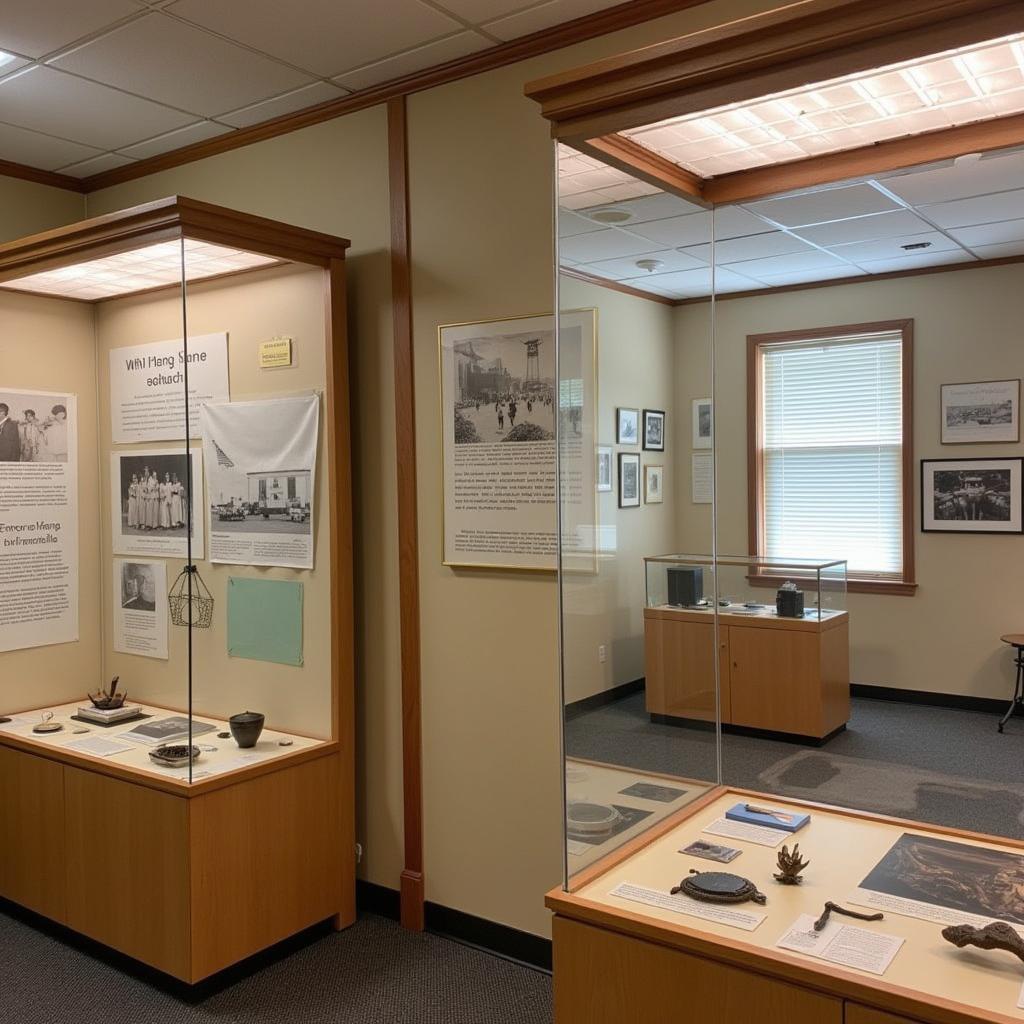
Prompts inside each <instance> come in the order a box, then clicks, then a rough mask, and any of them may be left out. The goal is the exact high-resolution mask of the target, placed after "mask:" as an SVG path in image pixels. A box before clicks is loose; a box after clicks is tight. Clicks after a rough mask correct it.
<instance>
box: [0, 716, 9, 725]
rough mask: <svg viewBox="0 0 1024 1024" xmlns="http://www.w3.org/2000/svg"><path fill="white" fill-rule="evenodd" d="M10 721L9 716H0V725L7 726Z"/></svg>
mask: <svg viewBox="0 0 1024 1024" xmlns="http://www.w3.org/2000/svg"><path fill="white" fill-rule="evenodd" d="M9 721H10V719H9V718H8V717H7V715H0V725H6V724H7V723H8V722H9Z"/></svg>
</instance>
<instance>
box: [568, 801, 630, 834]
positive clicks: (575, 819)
mask: <svg viewBox="0 0 1024 1024" xmlns="http://www.w3.org/2000/svg"><path fill="white" fill-rule="evenodd" d="M621 820H622V815H621V814H619V812H618V811H617V810H616V809H615V808H614V807H608V806H607V805H605V804H595V803H590V802H589V801H586V800H573V801H572V802H570V804H569V806H568V807H567V808H566V812H565V826H566V829H567V830H568V831H569V832H572V833H574V834H575V835H586V836H602V835H603V836H607V835H611V833H612V830H613V829H614V828H615V826H616V825H617V824H618V823H619V822H620V821H621Z"/></svg>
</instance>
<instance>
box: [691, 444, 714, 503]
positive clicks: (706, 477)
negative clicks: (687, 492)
mask: <svg viewBox="0 0 1024 1024" xmlns="http://www.w3.org/2000/svg"><path fill="white" fill-rule="evenodd" d="M690 488H691V491H692V498H691V500H692V501H693V503H694V505H710V504H711V499H712V496H713V495H714V488H715V457H714V455H703V454H701V455H691V456H690Z"/></svg>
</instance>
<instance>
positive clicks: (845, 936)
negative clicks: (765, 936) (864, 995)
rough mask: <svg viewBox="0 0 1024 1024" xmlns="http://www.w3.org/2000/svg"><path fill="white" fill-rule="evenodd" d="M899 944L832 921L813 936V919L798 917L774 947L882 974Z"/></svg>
mask: <svg viewBox="0 0 1024 1024" xmlns="http://www.w3.org/2000/svg"><path fill="white" fill-rule="evenodd" d="M903 942H904V939H903V937H902V936H899V935H883V934H882V933H880V932H873V931H869V930H868V929H867V928H858V927H856V926H855V925H851V924H843V923H842V922H841V921H837V920H836V919H835V918H834V917H833V918H832V919H831V920H830V921H829V922H828V924H826V925H825V927H824V928H823V929H822V930H821V931H820V932H816V931H815V930H814V918H813V917H812V916H811V915H810V914H801V915H800V917H798V918H797V919H796V923H795V924H794V925H793V927H792V928H790V929H789V931H788V932H786V933H785V934H784V935H783V936H782V938H780V939H779V941H778V942H776V943H775V945H777V946H778V947H779V948H780V949H791V950H793V951H794V952H796V953H806V954H807V955H808V956H813V957H817V958H818V959H819V960H827V961H828V962H829V963H833V964H841V965H842V966H843V967H853V968H856V969H857V970H858V971H867V972H868V973H869V974H885V972H886V971H887V970H888V968H889V964H891V963H892V961H893V958H894V957H895V956H896V954H897V953H898V952H899V951H900V947H901V946H902V945H903Z"/></svg>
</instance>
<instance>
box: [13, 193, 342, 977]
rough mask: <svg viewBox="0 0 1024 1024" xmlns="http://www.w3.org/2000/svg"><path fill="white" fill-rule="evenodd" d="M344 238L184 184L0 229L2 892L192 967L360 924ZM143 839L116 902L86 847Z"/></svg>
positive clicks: (135, 845) (154, 959) (130, 846)
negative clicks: (66, 220) (93, 892)
mask: <svg viewBox="0 0 1024 1024" xmlns="http://www.w3.org/2000/svg"><path fill="white" fill-rule="evenodd" d="M347 246H348V242H347V241H346V240H344V239H341V238H334V237H332V236H328V235H324V234H320V233H318V232H313V231H307V230H305V229H301V228H296V227H292V226H289V225H285V224H279V223H276V222H273V221H269V220H265V219H262V218H259V217H253V216H250V215H246V214H240V213H236V212H234V211H231V210H227V209H224V208H222V207H216V206H211V205H209V204H205V203H200V202H196V201H193V200H189V199H185V198H181V197H175V198H172V199H168V200H163V201H159V202H155V203H150V204H148V205H146V206H141V207H136V208H134V209H131V210H127V211H124V212H122V213H117V214H111V215H108V216H105V217H99V218H96V219H94V220H89V221H84V222H82V223H80V224H75V225H71V226H69V227H67V228H61V229H57V230H55V231H51V232H47V233H46V234H43V235H37V236H32V237H30V238H27V239H23V240H20V241H16V242H11V243H7V244H5V245H3V246H0V319H2V322H3V323H4V334H5V338H4V342H3V360H2V363H0V504H2V506H3V516H2V527H0V530H2V545H0V576H2V578H3V579H4V583H5V587H4V589H5V600H4V602H3V607H2V608H0V678H2V682H0V760H2V762H3V770H0V778H4V779H11V778H18V779H19V780H20V785H21V786H22V787H24V786H25V785H35V786H37V787H39V789H40V793H39V797H38V801H37V803H38V807H37V808H36V809H35V810H34V811H30V810H28V809H27V807H26V803H25V801H23V800H20V799H19V797H18V793H17V792H16V788H15V787H14V785H13V784H12V783H10V782H7V783H6V785H5V783H4V782H0V809H2V811H3V813H4V815H5V818H7V820H8V821H10V820H12V818H13V819H15V820H16V825H15V827H14V829H13V831H12V832H11V835H20V836H23V837H31V836H35V838H34V839H28V838H26V840H25V841H26V842H33V843H40V844H44V845H45V846H46V847H47V850H46V856H38V857H26V858H25V860H24V865H25V866H24V868H23V869H22V870H21V871H20V873H19V872H16V873H14V874H11V875H7V874H5V872H4V871H3V870H0V895H3V896H5V897H7V898H9V899H12V900H14V901H16V902H21V903H24V904H26V905H28V906H29V907H30V908H31V909H34V910H37V911H39V912H40V913H43V914H46V915H47V916H50V917H54V918H56V919H57V920H60V921H62V923H66V924H68V925H69V926H70V927H72V928H76V929H78V930H81V931H84V932H86V933H88V934H90V935H92V936H93V937H94V938H97V939H99V940H100V941H102V942H105V943H107V944H108V945H111V946H113V947H114V948H117V949H121V950H123V951H125V952H128V953H129V954H130V955H132V956H134V957H136V958H137V959H140V960H143V961H145V962H147V963H151V964H153V965H154V966H157V967H159V968H160V969H161V970H164V971H166V972H167V973H170V974H173V975H175V976H177V977H181V978H184V979H185V980H189V981H194V980H197V979H198V978H199V977H204V976H206V975H208V974H210V973H212V972H213V971H215V970H219V969H220V968H222V967H224V966H227V964H228V963H231V962H234V961H235V960H237V959H240V958H241V956H245V955H249V954H250V953H251V952H255V950H256V949H258V948H262V947H263V946H265V945H269V944H270V943H272V942H275V941H278V940H279V939H280V938H283V937H285V936H286V935H287V934H291V933H292V932H293V931H295V930H297V929H298V928H301V927H305V926H307V925H309V924H312V923H315V922H316V921H318V920H321V919H323V918H327V917H335V918H336V920H337V921H338V922H339V923H342V922H347V921H348V920H350V919H351V917H352V912H353V898H354V897H353V886H354V863H353V856H354V854H353V853H352V851H353V849H354V816H353V813H352V809H351V805H352V786H353V771H354V767H353V761H352V732H353V724H352V722H353V713H352V700H353V698H352V686H353V683H352V664H351V658H352V643H351V633H352V623H351V611H350V609H351V603H350V599H349V598H348V597H347V596H346V595H348V594H349V593H350V590H351V536H350V534H349V532H348V530H349V526H348V524H349V522H350V517H349V515H348V513H347V511H346V509H347V505H348V503H349V502H350V482H349V457H348V446H349V436H348V392H347V387H348V386H347V366H346V362H347V357H346V347H345V325H344V320H343V313H342V310H343V308H344V305H343V289H344V257H345V251H346V248H347ZM325 300H326V301H325ZM37 775H38V778H36V777H35V776H37ZM30 776H31V777H32V778H31V779H30V778H29V777H30ZM51 790H52V792H51ZM304 790H306V791H309V792H317V791H318V790H319V791H321V793H322V795H318V796H317V797H316V799H315V800H312V801H298V800H295V801H293V800H292V799H291V798H290V797H289V796H288V794H289V793H298V792H300V791H304ZM229 791H230V792H231V794H232V801H233V802H232V805H231V807H230V808H228V807H225V806H221V804H222V802H223V795H224V794H225V793H226V792H229ZM304 803H305V804H306V806H305V807H303V806H302V805H303V804H304ZM314 805H316V806H314ZM267 813H272V814H279V815H281V816H282V817H278V818H277V819H276V821H275V829H274V830H273V834H271V833H270V832H268V831H267V830H260V829H259V828H258V823H259V821H260V820H262V819H263V818H264V817H265V815H266V814H267ZM35 815H45V817H46V819H47V829H52V830H53V832H54V834H53V835H52V836H47V837H46V838H45V840H44V838H42V837H41V835H40V828H39V822H38V821H35V820H32V819H33V816H35ZM147 815H148V816H149V817H147ZM19 818H23V819H24V820H18V819H19ZM143 819H145V821H146V823H145V824H144V823H143ZM215 819H219V824H215ZM254 826H255V827H254ZM161 830H163V831H161ZM44 831H46V830H44ZM260 831H263V832H264V835H263V836H262V837H258V835H259V833H260ZM246 836H248V837H249V839H246V838H245V837H246ZM159 837H162V838H159ZM254 841H255V842H258V843H259V845H260V847H261V854H262V855H261V856H259V857H254V856H253V855H252V854H253V851H252V848H251V847H252V843H253V842H254ZM161 844H164V845H166V844H170V845H171V846H173V847H174V848H175V849H177V850H178V853H179V855H180V859H179V858H171V860H173V861H175V863H179V864H187V863H189V860H190V857H191V862H192V869H191V870H192V878H193V880H196V879H200V878H201V879H202V881H201V882H199V884H198V885H196V884H195V881H194V882H193V885H192V887H191V889H189V888H188V874H187V872H186V873H185V874H180V873H179V872H178V871H177V869H176V868H172V866H171V863H170V862H169V860H168V857H167V856H166V849H164V848H163V847H162V846H161ZM151 847H152V849H151ZM157 847H161V848H160V849H157ZM34 852H35V853H41V852H42V851H41V850H35V851H34ZM150 855H153V856H156V855H159V864H161V865H164V866H165V867H167V869H168V876H167V877H166V878H165V879H164V882H165V884H164V885H163V887H162V888H161V889H160V892H161V896H160V899H158V900H157V901H156V903H155V904H154V905H153V906H152V907H150V908H149V909H150V910H151V911H152V913H153V917H152V918H151V922H152V927H151V928H149V927H147V928H142V927H141V926H139V925H138V922H129V921H127V920H121V919H119V920H117V921H113V920H111V919H110V915H104V914H103V913H102V908H101V906H100V905H99V903H98V902H97V901H96V900H94V899H92V898H91V897H90V896H89V895H88V894H87V892H86V891H85V887H86V886H88V887H89V888H94V879H89V880H88V881H87V877H88V874H89V871H88V868H89V866H94V865H95V864H97V863H112V862H118V863H122V864H124V863H126V862H127V863H128V865H129V866H128V867H127V868H126V870H127V871H128V874H129V875H132V873H133V872H142V871H144V870H146V867H145V865H146V864H147V862H148V860H149V857H150ZM306 857H310V858H311V860H310V863H311V864H312V870H313V872H314V873H315V874H316V875H317V876H318V879H320V880H325V884H324V885H323V886H322V887H317V892H316V893H315V894H312V893H310V894H307V896H305V897H303V898H302V899H299V900H296V899H292V898H291V897H288V896H286V895H282V893H281V891H280V883H279V882H277V881H275V876H276V875H280V876H281V877H284V876H286V875H288V874H290V873H292V872H293V871H298V870H300V867H299V859H302V858H306ZM207 858H208V859H207ZM293 862H294V863H293ZM4 863H5V864H6V863H7V862H6V861H5V862H4ZM58 867H59V870H58V871H57V872H56V873H55V874H53V876H52V877H50V876H47V875H46V874H45V872H46V871H47V870H49V869H51V868H58ZM301 870H305V867H304V866H303V868H301ZM231 872H234V873H236V874H237V877H238V878H239V879H247V880H248V883H250V884H251V891H252V892H262V891H264V886H266V889H265V892H266V895H265V896H263V895H261V896H258V897H256V898H255V899H254V901H253V905H252V911H251V914H250V917H252V919H251V920H249V919H247V920H242V919H241V918H236V922H237V925H238V927H237V928H233V927H232V926H231V925H230V924H229V923H228V915H229V914H231V915H234V914H236V913H237V910H238V907H237V906H236V905H231V906H229V904H232V903H233V899H232V897H230V896H229V893H230V891H231V888H230V886H226V885H225V884H224V879H225V877H226V874H227V873H231ZM282 873H283V874H282ZM122 880H123V881H125V882H126V884H130V883H131V878H128V879H122ZM150 888H152V887H151V886H147V889H150ZM214 890H216V891H214ZM275 894H276V895H275ZM278 898H284V899H285V906H284V908H283V911H282V913H280V914H276V915H270V916H267V915H263V916H259V915H261V914H262V912H261V911H260V910H259V906H260V905H262V904H264V903H265V901H266V900H271V901H274V900H277V899H278ZM161 901H163V902H161ZM193 904H194V910H195V912H196V913H198V912H199V908H200V907H202V908H203V909H202V915H204V916H205V915H209V918H208V924H209V922H210V921H211V920H212V921H213V922H214V923H213V924H212V925H211V926H210V927H208V928H207V935H206V937H205V938H197V937H196V936H195V935H190V934H189V924H188V922H189V919H190V917H189V914H188V913H186V914H185V915H184V916H183V915H182V913H181V910H182V908H185V909H187V908H189V907H190V906H192V905H193ZM253 915H255V916H253ZM122 917H131V914H128V915H122ZM242 917H243V918H245V917H246V913H243V915H242ZM257 917H258V918H259V920H256V918H257ZM271 917H273V918H274V919H273V920H271ZM175 929H178V931H177V932H176V931H175ZM150 932H151V933H152V934H149V933H150Z"/></svg>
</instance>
